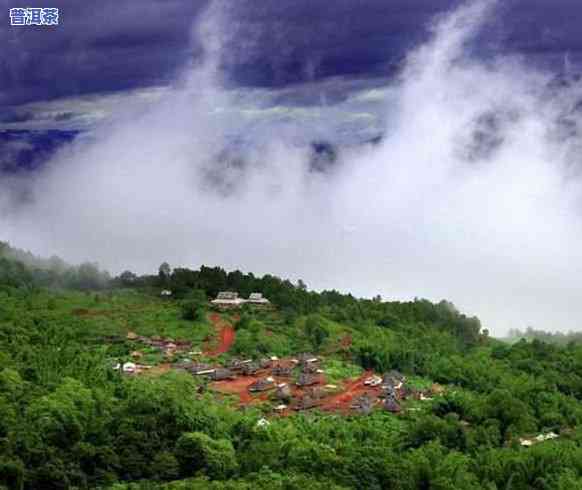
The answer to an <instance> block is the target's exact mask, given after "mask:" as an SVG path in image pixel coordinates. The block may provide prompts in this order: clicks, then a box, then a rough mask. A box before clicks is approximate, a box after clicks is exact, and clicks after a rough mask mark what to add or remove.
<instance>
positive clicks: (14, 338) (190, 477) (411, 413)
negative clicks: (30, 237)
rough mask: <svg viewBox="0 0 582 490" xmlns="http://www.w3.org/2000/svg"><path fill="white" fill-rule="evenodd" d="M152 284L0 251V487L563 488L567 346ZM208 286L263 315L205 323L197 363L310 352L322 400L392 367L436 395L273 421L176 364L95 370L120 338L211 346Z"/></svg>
mask: <svg viewBox="0 0 582 490" xmlns="http://www.w3.org/2000/svg"><path fill="white" fill-rule="evenodd" d="M156 272H157V273H156V274H153V275H149V276H138V275H136V274H134V273H132V272H130V271H126V272H124V273H122V274H120V275H119V276H118V277H113V278H112V277H109V275H108V274H106V273H104V272H103V271H100V270H99V268H98V267H97V266H96V265H95V264H83V265H81V266H78V267H74V266H69V265H67V264H65V263H64V262H63V261H61V260H59V259H57V258H52V259H48V260H43V259H38V258H36V257H34V256H32V255H30V254H27V253H25V252H22V251H18V250H15V249H13V248H11V247H10V246H9V245H8V244H1V245H0V488H5V489H19V490H20V489H27V490H28V489H43V490H44V489H86V488H100V489H110V490H114V489H115V490H130V489H131V490H150V489H168V490H170V489H172V490H186V489H207V488H209V489H217V490H219V489H232V490H238V489H249V490H250V489H256V488H262V487H264V488H270V489H273V490H277V489H281V490H283V489H285V490H294V489H301V490H306V489H315V490H316V489H326V490H331V489H352V488H354V489H377V490H380V489H429V488H430V489H433V488H434V489H443V490H444V489H459V490H461V489H463V490H465V489H469V490H470V489H481V488H483V489H490V490H493V489H499V490H501V489H503V490H506V489H513V490H515V489H532V488H534V489H556V490H557V489H562V490H566V489H568V490H570V489H576V488H580V489H582V430H580V429H579V426H580V424H581V423H582V405H581V403H580V400H581V399H582V346H580V345H579V344H578V343H575V342H569V343H566V344H564V345H556V344H551V343H545V342H542V341H540V340H538V339H534V340H532V341H526V340H521V341H517V342H515V343H512V344H509V343H505V342H501V341H498V340H496V339H493V338H491V337H490V336H489V335H488V332H487V330H486V329H485V328H482V326H481V324H480V322H479V320H478V319H476V318H471V317H467V316H465V315H463V314H462V313H460V312H459V311H458V310H457V309H456V308H455V307H454V306H453V305H452V304H451V303H449V302H447V301H442V302H440V303H436V304H435V303H431V302H429V301H426V300H421V299H418V300H415V301H410V302H396V301H383V300H382V299H381V298H379V297H377V298H374V299H359V298H355V297H353V296H351V295H348V294H341V293H339V292H337V291H324V292H320V293H318V292H313V291H309V290H308V288H307V287H306V285H305V284H303V282H301V281H299V282H298V283H297V284H293V283H291V282H290V281H286V280H283V279H280V278H278V277H275V276H270V275H267V276H263V277H256V276H254V275H253V274H244V273H242V272H239V271H234V272H226V271H224V270H223V269H221V268H218V267H214V268H211V267H201V268H200V269H199V270H189V269H185V268H175V269H172V268H171V267H170V266H169V265H168V264H162V266H160V269H159V271H156ZM162 290H169V291H172V295H171V296H170V297H163V296H161V295H160V292H161V291H162ZM223 290H233V291H237V292H239V293H240V294H241V295H242V296H244V297H247V296H248V295H249V294H250V293H251V292H261V293H263V294H264V295H265V296H266V297H267V298H269V299H270V300H271V302H272V304H273V308H272V309H269V310H259V309H253V308H250V307H247V306H244V307H243V308H242V309H241V311H240V312H235V313H233V312H224V313H220V315H221V318H222V320H223V321H225V322H226V321H230V322H232V323H233V324H234V325H235V327H236V339H235V340H234V343H233V344H232V346H231V347H230V350H229V351H228V352H225V353H221V354H220V355H219V356H217V357H216V358H215V360H213V362H220V363H222V364H224V365H227V364H228V363H229V362H230V361H232V359H234V358H235V357H236V356H247V357H252V358H253V359H260V358H262V357H264V356H278V357H284V356H290V355H294V354H295V353H297V352H313V353H316V354H318V355H321V356H322V357H323V358H324V359H325V361H324V364H323V368H324V370H325V371H326V376H327V377H328V380H332V381H333V383H335V384H337V385H340V384H341V383H343V382H346V380H349V379H351V378H353V377H354V376H356V375H357V373H360V372H362V371H363V370H370V371H371V370H374V371H375V372H377V373H380V374H381V373H384V372H387V371H390V370H397V371H399V372H401V373H403V374H404V375H406V378H407V380H408V383H409V385H411V386H413V387H415V386H416V387H428V386H440V387H442V389H441V390H439V391H438V392H436V393H435V395H434V396H433V397H431V399H430V400H428V401H424V402H421V401H413V400H411V401H405V402H402V406H403V410H402V411H401V412H400V413H397V414H396V413H390V412H388V411H386V410H381V409H375V410H373V411H371V412H370V413H369V414H367V415H356V414H348V415H345V414H340V413H334V412H329V413H328V412H324V411H322V410H318V409H315V410H309V411H298V412H295V413H293V414H290V415H289V416H277V415H274V414H273V413H272V410H271V408H270V407H271V405H270V404H269V403H268V402H267V401H262V399H259V398H256V401H257V403H253V404H250V405H249V406H245V407H241V406H239V405H238V404H237V401H236V400H235V398H234V397H232V396H226V395H222V394H220V393H217V392H216V391H215V390H213V389H212V387H211V386H210V385H209V384H208V382H207V381H206V380H203V379H201V378H200V377H197V376H193V375H191V374H190V373H188V372H185V371H183V370H180V369H166V370H161V369H160V370H159V371H156V372H154V370H152V372H150V373H149V374H147V375H132V376H128V375H124V373H123V372H121V371H120V370H119V369H113V367H114V366H115V364H116V363H124V362H127V361H129V360H131V358H132V357H131V356H132V352H133V351H135V350H136V349H137V348H138V347H136V346H137V342H138V341H137V340H135V338H145V337H148V338H149V337H151V338H154V337H156V338H157V337H171V338H172V339H174V340H176V342H177V341H178V340H183V341H185V342H186V341H187V342H188V343H189V344H188V345H191V346H192V347H191V348H192V349H195V348H200V350H204V346H205V343H207V342H213V341H214V339H213V335H216V332H214V330H213V327H212V324H211V322H210V321H209V318H210V311H209V304H208V301H207V300H208V299H211V298H213V297H214V296H215V295H216V294H217V292H219V291H223ZM209 339H210V340H209ZM140 348H141V347H140ZM142 351H143V352H144V354H143V355H144V356H145V360H142V362H144V363H147V364H150V365H153V366H164V365H166V364H168V362H167V360H166V359H163V356H162V354H160V353H159V352H158V351H155V350H153V349H152V350H147V349H145V348H142ZM173 362H178V360H175V361H173ZM264 420H267V422H264ZM263 422H264V423H263ZM547 434H551V435H552V437H554V438H552V439H551V440H543V439H544V438H543V437H538V439H536V436H543V435H547ZM524 441H529V442H528V444H524ZM530 443H531V444H530Z"/></svg>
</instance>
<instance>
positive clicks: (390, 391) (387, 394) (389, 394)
mask: <svg viewBox="0 0 582 490" xmlns="http://www.w3.org/2000/svg"><path fill="white" fill-rule="evenodd" d="M380 398H394V399H395V400H396V399H397V398H398V395H397V393H396V389H395V388H394V387H393V386H392V385H382V389H381V391H380Z"/></svg>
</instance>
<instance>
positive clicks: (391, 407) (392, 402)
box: [382, 397, 402, 413]
mask: <svg viewBox="0 0 582 490" xmlns="http://www.w3.org/2000/svg"><path fill="white" fill-rule="evenodd" d="M382 406H383V407H384V410H387V411H388V412H391V413H400V411H401V410H402V409H401V408H400V405H399V404H398V402H397V401H396V399H395V398H392V397H389V398H386V399H385V400H384V403H383V404H382Z"/></svg>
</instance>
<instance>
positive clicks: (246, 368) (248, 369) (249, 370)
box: [242, 362, 259, 376]
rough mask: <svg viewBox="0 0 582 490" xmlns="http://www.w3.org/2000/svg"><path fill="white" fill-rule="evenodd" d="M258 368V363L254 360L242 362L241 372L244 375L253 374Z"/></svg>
mask: <svg viewBox="0 0 582 490" xmlns="http://www.w3.org/2000/svg"><path fill="white" fill-rule="evenodd" d="M258 370H259V366H258V364H256V363H254V362H249V363H247V364H243V366H242V373H243V374H244V375H245V376H254V375H255V374H257V372H258Z"/></svg>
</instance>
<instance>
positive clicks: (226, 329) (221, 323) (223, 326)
mask: <svg viewBox="0 0 582 490" xmlns="http://www.w3.org/2000/svg"><path fill="white" fill-rule="evenodd" d="M210 321H211V322H212V324H213V325H214V328H215V329H216V331H217V333H218V340H219V343H218V346H217V347H216V348H214V349H211V350H209V351H208V352H206V355H207V356H209V357H216V356H219V355H220V354H224V353H225V352H228V350H229V349H230V346H231V345H232V344H233V342H234V338H235V332H234V328H233V326H232V325H231V324H230V323H229V322H227V321H225V320H224V319H223V318H222V317H221V316H220V315H219V314H218V313H212V314H211V315H210Z"/></svg>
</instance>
